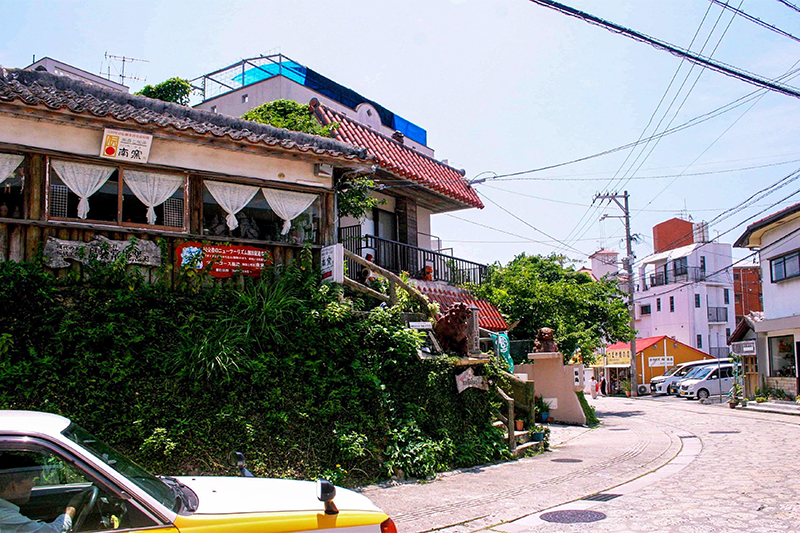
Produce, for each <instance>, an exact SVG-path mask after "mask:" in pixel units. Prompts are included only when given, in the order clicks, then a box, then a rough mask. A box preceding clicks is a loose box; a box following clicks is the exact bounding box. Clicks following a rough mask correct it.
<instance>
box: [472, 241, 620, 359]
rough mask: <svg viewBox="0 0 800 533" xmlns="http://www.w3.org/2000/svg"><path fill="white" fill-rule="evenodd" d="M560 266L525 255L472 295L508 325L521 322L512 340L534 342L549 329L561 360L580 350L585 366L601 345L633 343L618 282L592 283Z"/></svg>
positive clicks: (557, 260) (495, 268)
mask: <svg viewBox="0 0 800 533" xmlns="http://www.w3.org/2000/svg"><path fill="white" fill-rule="evenodd" d="M564 260H565V258H563V257H561V256H556V255H551V256H548V257H542V256H539V255H535V256H529V255H526V254H524V253H523V254H520V255H518V256H517V257H515V258H514V259H513V260H512V261H511V262H510V263H508V265H506V266H502V265H500V264H499V263H495V264H494V265H492V266H490V267H489V271H488V273H487V277H486V281H485V282H484V283H483V284H482V285H480V286H476V287H472V290H473V291H474V292H475V294H476V296H479V297H481V298H484V299H486V300H488V301H489V302H491V303H492V304H494V305H495V306H496V307H497V308H498V309H499V310H500V312H501V313H503V315H504V316H506V317H507V318H508V319H509V320H510V321H512V322H514V321H517V320H519V325H518V326H517V327H516V328H515V329H513V330H512V332H511V336H512V337H513V338H515V339H534V338H535V337H536V333H537V332H538V330H539V328H543V327H550V328H553V329H554V330H555V338H556V342H557V343H558V346H559V350H560V351H561V352H562V353H563V354H564V358H565V359H569V358H570V357H571V356H572V354H573V352H574V351H575V350H576V349H577V348H580V350H581V353H582V354H583V356H584V360H585V361H589V360H590V359H591V358H592V354H593V353H594V351H595V350H596V349H597V348H599V347H600V346H602V345H604V344H605V343H608V342H617V341H626V342H627V341H629V340H630V339H631V338H632V337H633V332H632V330H631V328H630V325H629V320H630V317H629V315H628V309H627V307H626V305H625V302H624V301H623V299H622V297H623V296H624V293H623V292H622V291H620V290H619V288H618V287H617V281H616V280H614V279H603V280H600V281H593V280H592V278H591V277H589V276H588V275H587V274H584V273H581V272H576V271H575V270H574V269H573V268H572V267H569V268H564V267H563V266H562V262H563V261H564Z"/></svg>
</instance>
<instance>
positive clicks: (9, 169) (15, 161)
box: [0, 154, 24, 183]
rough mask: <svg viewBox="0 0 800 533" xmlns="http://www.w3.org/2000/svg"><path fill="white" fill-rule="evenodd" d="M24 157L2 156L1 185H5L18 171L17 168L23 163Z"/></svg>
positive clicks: (0, 162) (14, 155)
mask: <svg viewBox="0 0 800 533" xmlns="http://www.w3.org/2000/svg"><path fill="white" fill-rule="evenodd" d="M23 159H24V156H21V155H16V154H0V183H3V182H4V181H6V179H8V177H9V176H10V175H11V174H12V173H13V172H14V171H15V170H17V167H18V166H19V165H20V163H22V160H23Z"/></svg>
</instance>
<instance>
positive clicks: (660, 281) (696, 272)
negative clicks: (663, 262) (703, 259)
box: [644, 265, 706, 290]
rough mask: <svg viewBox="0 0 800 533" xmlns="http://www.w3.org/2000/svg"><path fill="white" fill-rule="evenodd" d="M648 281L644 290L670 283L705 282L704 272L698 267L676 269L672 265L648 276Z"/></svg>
mask: <svg viewBox="0 0 800 533" xmlns="http://www.w3.org/2000/svg"><path fill="white" fill-rule="evenodd" d="M647 279H648V281H649V283H647V284H646V285H645V288H644V290H648V289H649V288H650V287H658V286H660V285H669V284H670V283H681V282H685V281H705V279H706V270H705V269H704V268H699V267H678V268H675V267H673V266H672V265H669V267H668V268H667V269H666V271H665V270H664V269H663V268H660V269H658V271H657V272H655V273H654V274H650V276H648V278H647Z"/></svg>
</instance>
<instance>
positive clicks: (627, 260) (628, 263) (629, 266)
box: [594, 191, 639, 396]
mask: <svg viewBox="0 0 800 533" xmlns="http://www.w3.org/2000/svg"><path fill="white" fill-rule="evenodd" d="M628 197H629V195H628V191H625V193H624V194H618V193H613V194H596V195H595V197H594V201H597V200H608V201H613V202H614V203H615V204H617V206H618V207H619V208H620V209H621V210H622V214H623V217H622V218H624V219H625V247H626V250H625V251H626V255H625V257H624V258H623V259H622V263H623V265H624V266H625V271H626V272H627V273H628V314H629V316H630V324H631V329H632V330H633V331H636V306H635V305H634V293H635V285H634V280H633V249H632V247H631V211H630V209H629V207H628ZM620 198H622V200H623V201H622V202H620V201H619V199H620ZM630 381H631V396H637V395H638V392H637V391H638V389H639V375H638V372H637V370H636V336H635V335H634V337H633V339H631V375H630Z"/></svg>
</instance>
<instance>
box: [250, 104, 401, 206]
mask: <svg viewBox="0 0 800 533" xmlns="http://www.w3.org/2000/svg"><path fill="white" fill-rule="evenodd" d="M242 118H243V119H245V120H251V121H253V122H258V123H260V124H269V125H271V126H275V127H276V128H286V129H287V130H292V131H300V132H303V133H310V134H312V135H320V136H322V137H333V133H334V132H335V131H336V128H338V127H339V123H338V122H331V123H330V124H329V125H327V126H323V125H322V124H320V122H319V121H318V120H317V119H316V117H315V116H314V115H313V114H312V113H311V109H310V108H309V107H308V106H307V105H303V104H301V103H298V102H294V101H292V100H275V101H272V102H267V103H266V104H261V105H260V106H258V107H256V108H254V109H251V110H250V111H248V112H247V113H245V114H244V115H242ZM374 188H375V182H374V181H372V180H371V179H369V178H367V177H363V176H357V177H353V178H349V179H347V180H345V181H343V182H342V183H340V184H339V193H338V202H337V206H338V209H337V211H338V214H339V217H340V218H341V217H346V216H351V217H354V218H362V217H363V216H365V215H366V214H367V213H368V212H369V211H371V210H372V208H374V207H375V206H376V205H379V204H381V203H386V201H385V200H378V199H377V198H375V197H373V196H370V192H371V191H372V189H374Z"/></svg>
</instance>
